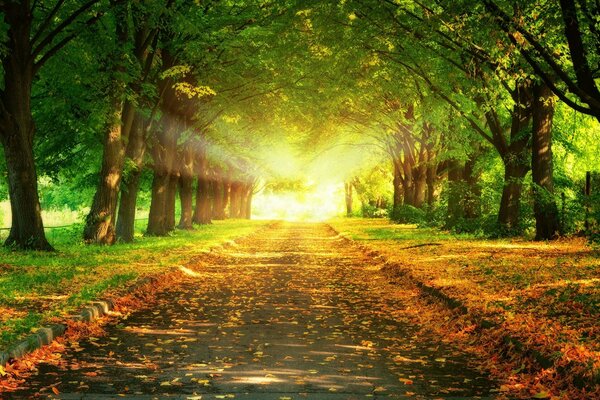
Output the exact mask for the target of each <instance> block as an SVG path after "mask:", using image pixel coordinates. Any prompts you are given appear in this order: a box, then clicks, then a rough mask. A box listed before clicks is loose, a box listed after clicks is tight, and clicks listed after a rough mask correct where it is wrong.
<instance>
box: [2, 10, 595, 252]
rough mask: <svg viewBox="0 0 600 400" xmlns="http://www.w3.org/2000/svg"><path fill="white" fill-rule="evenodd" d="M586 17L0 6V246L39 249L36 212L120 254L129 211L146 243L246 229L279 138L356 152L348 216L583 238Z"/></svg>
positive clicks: (588, 166) (130, 228) (130, 229)
mask: <svg viewBox="0 0 600 400" xmlns="http://www.w3.org/2000/svg"><path fill="white" fill-rule="evenodd" d="M599 7H600V6H599V5H598V2H597V1H595V0H553V1H547V2H522V1H510V0H484V1H481V2H472V1H466V0H465V1H462V0H458V1H445V0H345V1H339V2H329V1H316V0H308V1H306V0H305V1H300V0H284V1H274V0H273V1H270V0H212V1H210V0H209V1H193V2H192V1H184V0H148V1H136V0H88V1H85V0H48V1H46V0H31V1H29V0H14V1H13V0H6V1H2V0H0V14H1V16H2V21H3V24H2V26H1V27H0V37H1V38H2V39H1V43H2V44H1V46H0V57H1V60H2V85H1V88H0V140H1V142H2V151H1V154H2V157H1V158H0V174H1V178H0V200H1V199H3V198H8V199H10V206H11V211H12V213H11V215H12V220H11V224H10V225H11V230H10V234H9V235H8V238H7V240H6V242H5V244H6V245H8V246H14V247H17V248H27V249H37V250H51V249H52V245H51V243H49V242H48V241H47V240H46V236H45V232H44V224H43V221H42V214H41V210H42V206H48V207H60V206H68V207H71V208H74V209H84V208H85V209H86V210H89V211H88V212H87V215H86V217H85V221H84V223H85V226H84V229H83V233H82V234H83V238H84V240H85V241H86V242H87V243H98V244H113V243H115V242H116V241H131V240H133V236H134V235H133V233H134V223H135V217H136V210H138V209H140V208H147V209H148V210H149V218H148V225H147V228H146V234H147V235H157V236H160V235H166V234H168V233H169V232H170V231H172V230H173V229H175V228H176V227H178V228H180V229H193V226H194V224H208V223H210V222H211V220H213V219H223V218H226V217H232V218H250V215H251V207H252V196H253V194H254V193H255V191H256V190H257V189H259V186H260V185H259V183H260V182H263V181H268V180H269V179H270V177H277V179H281V177H278V171H277V169H278V166H277V165H269V164H268V163H267V162H266V161H265V159H267V158H268V155H269V152H270V151H273V150H272V149H274V148H276V145H277V143H281V142H282V141H287V142H290V143H294V145H295V146H296V147H297V151H298V152H299V153H304V154H313V153H315V154H316V153H319V152H320V153H322V152H326V151H327V149H328V148H331V147H332V146H361V147H362V148H364V153H365V158H369V159H370V162H369V163H368V168H359V166H356V168H353V167H350V166H348V165H347V163H344V162H340V166H343V167H344V168H345V171H344V173H343V174H342V175H343V180H345V181H346V182H345V185H344V187H345V192H346V198H345V199H340V200H341V201H343V200H345V201H346V205H347V207H348V211H349V213H350V214H351V213H352V212H356V207H354V210H353V209H352V199H353V197H358V198H359V199H360V200H361V203H362V208H363V210H364V211H365V212H366V213H367V214H369V215H374V214H377V210H384V209H388V210H389V213H388V214H389V217H390V218H392V219H394V220H397V221H399V222H414V221H415V220H418V221H427V222H429V223H433V224H437V225H438V226H442V227H444V228H447V229H454V230H459V231H462V230H476V229H480V228H481V227H482V226H485V227H486V229H487V231H488V233H493V234H496V235H511V234H520V233H522V232H523V231H524V230H526V229H527V228H528V227H529V228H532V229H535V236H536V238H537V239H541V240H546V239H554V238H556V237H558V236H559V235H561V234H563V233H572V232H578V231H584V232H585V233H588V234H594V233H596V234H597V231H598V226H597V217H598V213H600V207H599V206H598V195H597V194H596V193H597V192H598V188H597V187H596V188H594V185H598V173H599V172H600V163H599V162H598V161H599V159H598V151H599V150H600V145H599V142H600V141H599V139H600V10H599ZM373 160H375V162H373ZM587 171H589V172H590V173H589V174H587V175H588V177H587V179H586V172H587ZM586 181H587V182H586ZM590 187H591V190H590ZM586 188H587V189H586ZM176 209H177V210H178V213H176ZM176 214H179V215H180V217H179V220H178V221H177V220H176ZM383 214H384V213H379V214H378V215H383Z"/></svg>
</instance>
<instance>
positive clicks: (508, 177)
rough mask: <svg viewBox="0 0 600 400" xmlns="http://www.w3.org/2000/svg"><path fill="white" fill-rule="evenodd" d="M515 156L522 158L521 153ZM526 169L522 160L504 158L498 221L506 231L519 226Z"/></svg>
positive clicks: (527, 166) (527, 169)
mask: <svg viewBox="0 0 600 400" xmlns="http://www.w3.org/2000/svg"><path fill="white" fill-rule="evenodd" d="M516 157H517V158H522V157H523V154H520V155H517V156H516ZM527 171H529V165H527V164H523V163H522V161H521V162H519V161H518V160H514V161H513V160H512V158H510V159H507V160H505V163H504V187H503V189H502V198H501V199H500V211H499V212H498V222H499V223H500V225H501V226H502V227H504V228H505V229H507V230H508V232H510V231H514V230H515V229H518V226H519V218H520V215H519V208H520V205H521V192H522V190H523V179H524V178H525V175H527Z"/></svg>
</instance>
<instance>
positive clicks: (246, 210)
mask: <svg viewBox="0 0 600 400" xmlns="http://www.w3.org/2000/svg"><path fill="white" fill-rule="evenodd" d="M253 196H254V185H253V184H252V183H250V184H248V190H247V192H246V203H245V205H246V207H245V208H244V210H243V211H244V219H252V197H253Z"/></svg>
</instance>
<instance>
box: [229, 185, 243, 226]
mask: <svg viewBox="0 0 600 400" xmlns="http://www.w3.org/2000/svg"><path fill="white" fill-rule="evenodd" d="M241 195H242V183H241V182H240V181H238V180H233V181H232V182H231V189H230V194H229V218H240V217H241V205H242V199H241Z"/></svg>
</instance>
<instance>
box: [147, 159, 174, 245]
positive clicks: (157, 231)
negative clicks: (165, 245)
mask: <svg viewBox="0 0 600 400" xmlns="http://www.w3.org/2000/svg"><path fill="white" fill-rule="evenodd" d="M168 186H169V174H168V173H167V171H165V170H164V169H163V170H161V169H157V168H156V167H155V169H154V177H153V179H152V197H151V201H150V214H149V215H148V228H147V229H146V234H147V235H151V236H164V235H166V234H167V232H168V231H167V229H166V223H165V218H166V213H165V208H166V204H167V188H168Z"/></svg>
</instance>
